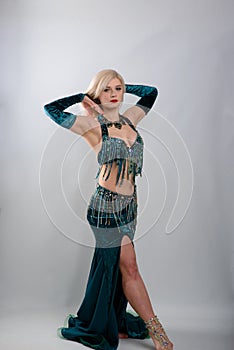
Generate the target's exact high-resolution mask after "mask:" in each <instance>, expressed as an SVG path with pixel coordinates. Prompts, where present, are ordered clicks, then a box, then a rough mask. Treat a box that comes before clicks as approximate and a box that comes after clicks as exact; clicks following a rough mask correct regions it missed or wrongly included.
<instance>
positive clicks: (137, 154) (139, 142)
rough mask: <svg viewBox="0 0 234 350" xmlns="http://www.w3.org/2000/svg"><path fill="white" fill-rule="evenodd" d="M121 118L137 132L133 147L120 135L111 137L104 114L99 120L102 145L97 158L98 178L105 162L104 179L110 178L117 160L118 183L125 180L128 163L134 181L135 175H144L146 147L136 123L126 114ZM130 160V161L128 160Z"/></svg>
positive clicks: (129, 172)
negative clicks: (144, 151) (144, 150)
mask: <svg viewBox="0 0 234 350" xmlns="http://www.w3.org/2000/svg"><path fill="white" fill-rule="evenodd" d="M121 118H122V119H123V120H124V121H126V122H127V123H128V124H129V125H130V127H131V128H132V129H133V130H134V131H135V132H136V138H135V141H134V143H133V144H132V145H131V147H128V146H127V145H126V143H125V141H124V140H123V139H121V138H118V137H110V136H109V134H108V128H107V126H106V123H105V121H104V120H105V119H104V118H103V116H102V115H99V116H98V121H99V123H100V125H101V130H102V147H101V150H100V151H99V153H98V155H97V160H98V163H99V165H100V167H99V169H98V172H97V175H96V179H97V178H98V177H99V175H100V171H101V168H102V165H103V164H105V171H104V174H103V178H104V180H108V178H109V176H110V173H111V169H112V165H113V162H115V163H116V164H117V166H118V173H117V176H116V185H117V184H118V183H119V182H120V184H121V183H122V181H123V180H124V173H125V168H126V166H127V164H128V172H127V174H133V181H135V176H137V175H140V176H142V167H143V149H144V142H143V139H142V137H141V135H140V134H139V132H138V131H137V129H136V128H135V127H134V125H133V124H132V123H131V121H130V120H129V119H128V118H127V117H124V116H121ZM127 161H128V162H127Z"/></svg>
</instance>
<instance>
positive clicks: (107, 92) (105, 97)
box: [99, 78, 124, 109]
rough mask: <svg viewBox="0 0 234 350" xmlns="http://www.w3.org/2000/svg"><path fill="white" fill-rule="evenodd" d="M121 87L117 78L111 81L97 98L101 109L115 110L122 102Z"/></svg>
mask: <svg viewBox="0 0 234 350" xmlns="http://www.w3.org/2000/svg"><path fill="white" fill-rule="evenodd" d="M123 91H124V89H123V86H122V84H121V82H120V80H119V79H118V78H114V79H112V80H111V81H110V82H109V83H108V85H107V87H106V88H105V89H104V90H103V91H102V93H101V94H100V96H99V100H100V102H101V107H102V108H108V109H109V108H113V107H114V108H116V107H118V106H119V105H120V103H121V102H122V101H123Z"/></svg>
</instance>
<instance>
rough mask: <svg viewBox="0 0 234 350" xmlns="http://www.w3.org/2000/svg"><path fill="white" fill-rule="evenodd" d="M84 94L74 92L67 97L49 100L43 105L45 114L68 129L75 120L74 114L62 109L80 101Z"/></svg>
mask: <svg viewBox="0 0 234 350" xmlns="http://www.w3.org/2000/svg"><path fill="white" fill-rule="evenodd" d="M84 97H85V94H82V93H80V94H76V95H72V96H68V97H63V98H60V99H59V100H55V101H53V102H50V103H48V104H46V105H45V106H44V110H45V112H46V114H47V115H48V116H49V117H50V118H51V119H52V120H53V121H54V122H55V123H57V124H59V125H60V126H62V127H64V128H67V129H70V128H71V127H72V125H73V124H74V123H75V121H76V116H75V115H74V114H72V113H69V112H64V110H65V109H66V108H68V107H70V106H72V105H74V104H75V103H79V102H82V101H83V99H84Z"/></svg>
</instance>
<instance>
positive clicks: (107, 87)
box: [107, 84, 122, 88]
mask: <svg viewBox="0 0 234 350" xmlns="http://www.w3.org/2000/svg"><path fill="white" fill-rule="evenodd" d="M119 86H120V87H122V85H121V84H118V85H115V87H119ZM109 87H110V86H109V85H107V88H109Z"/></svg>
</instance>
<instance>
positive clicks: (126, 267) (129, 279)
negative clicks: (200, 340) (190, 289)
mask: <svg viewBox="0 0 234 350" xmlns="http://www.w3.org/2000/svg"><path fill="white" fill-rule="evenodd" d="M120 271H121V274H122V285H123V291H124V294H125V296H126V298H127V300H128V302H129V303H130V305H131V306H132V307H133V309H134V310H135V311H136V312H137V314H138V315H139V316H140V317H141V318H142V319H143V320H144V321H148V320H149V319H151V318H153V317H154V315H155V313H154V311H153V308H152V305H151V302H150V299H149V295H148V292H147V290H146V287H145V284H144V282H143V280H142V278H141V276H140V273H139V271H138V268H137V263H136V255H135V250H134V248H133V246H132V243H131V241H130V239H129V238H128V237H127V236H125V237H124V238H123V241H122V246H121V253H120ZM150 335H151V334H150ZM152 340H153V341H154V344H155V347H156V349H157V350H161V349H168V350H171V349H172V348H173V344H172V343H171V342H170V343H169V345H168V346H167V347H162V346H161V345H160V343H159V342H158V341H157V340H156V339H155V337H153V336H152Z"/></svg>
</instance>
